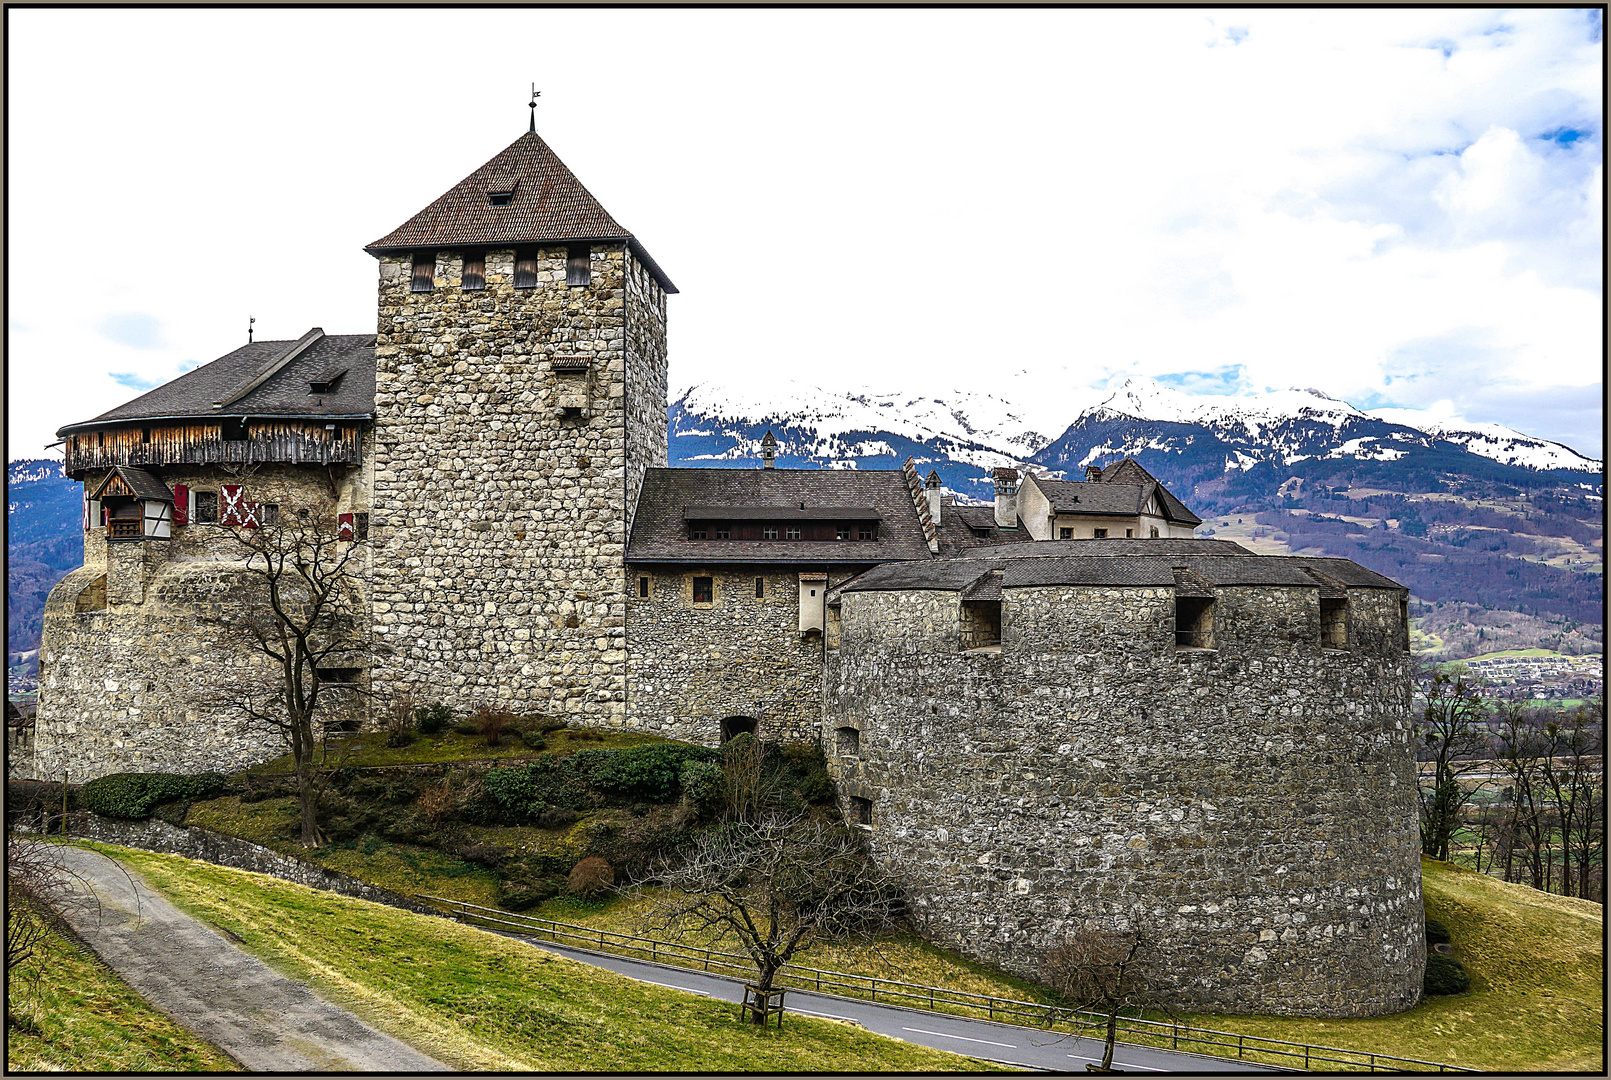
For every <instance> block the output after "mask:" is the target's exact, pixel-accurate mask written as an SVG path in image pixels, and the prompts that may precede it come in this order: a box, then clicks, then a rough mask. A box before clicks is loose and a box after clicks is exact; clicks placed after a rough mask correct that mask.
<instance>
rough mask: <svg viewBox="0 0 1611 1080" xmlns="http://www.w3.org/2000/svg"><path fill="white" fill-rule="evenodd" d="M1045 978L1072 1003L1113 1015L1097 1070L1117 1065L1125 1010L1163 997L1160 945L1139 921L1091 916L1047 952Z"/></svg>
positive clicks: (1104, 1069) (1047, 982)
mask: <svg viewBox="0 0 1611 1080" xmlns="http://www.w3.org/2000/svg"><path fill="white" fill-rule="evenodd" d="M1041 978H1042V980H1043V981H1044V982H1045V983H1046V985H1047V986H1050V987H1051V988H1052V989H1053V990H1055V991H1056V992H1057V993H1058V994H1060V995H1061V996H1062V997H1063V999H1064V1000H1065V1001H1066V1002H1067V1003H1068V1004H1069V1005H1070V1006H1071V1007H1072V1008H1075V1009H1094V1010H1097V1011H1099V1012H1101V1013H1102V1014H1103V1015H1104V1016H1106V1017H1107V1036H1106V1042H1105V1044H1104V1046H1103V1050H1102V1064H1101V1065H1100V1066H1099V1067H1097V1069H1096V1070H1093V1071H1100V1072H1111V1071H1112V1070H1113V1046H1114V1043H1115V1042H1116V1041H1117V1038H1118V1025H1119V1011H1120V1010H1121V1009H1126V1008H1131V1007H1139V1006H1143V1005H1153V1006H1157V1005H1159V1004H1160V1003H1161V998H1160V994H1159V990H1160V987H1161V985H1162V984H1161V980H1160V979H1159V971H1158V955H1157V946H1156V943H1155V942H1154V941H1152V939H1151V938H1150V937H1149V936H1148V934H1147V933H1146V932H1145V931H1144V930H1142V929H1140V928H1139V927H1131V928H1130V929H1113V928H1110V927H1107V926H1104V925H1102V924H1101V923H1099V922H1096V921H1094V920H1093V921H1089V922H1087V923H1086V924H1085V925H1084V926H1081V927H1079V928H1078V929H1076V930H1074V931H1072V932H1071V933H1069V934H1067V935H1065V936H1064V937H1063V939H1062V940H1061V941H1059V942H1058V943H1057V944H1056V945H1055V946H1053V948H1052V950H1051V951H1050V952H1048V953H1047V954H1046V959H1045V961H1044V962H1043V963H1042V964H1041ZM1087 1068H1090V1066H1087Z"/></svg>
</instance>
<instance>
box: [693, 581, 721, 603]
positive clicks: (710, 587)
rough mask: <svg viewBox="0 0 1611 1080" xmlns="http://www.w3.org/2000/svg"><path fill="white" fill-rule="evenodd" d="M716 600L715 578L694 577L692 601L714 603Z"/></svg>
mask: <svg viewBox="0 0 1611 1080" xmlns="http://www.w3.org/2000/svg"><path fill="white" fill-rule="evenodd" d="M715 602H716V579H715V578H708V577H696V578H694V603H696V604H714V603H715Z"/></svg>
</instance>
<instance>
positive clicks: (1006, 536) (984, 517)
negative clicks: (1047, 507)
mask: <svg viewBox="0 0 1611 1080" xmlns="http://www.w3.org/2000/svg"><path fill="white" fill-rule="evenodd" d="M974 529H983V530H984V531H985V533H986V534H987V535H985V536H978V535H975V533H974ZM938 535H939V540H940V554H941V555H954V554H957V553H958V552H962V551H967V550H969V549H971V548H976V547H982V546H988V545H994V544H1008V543H1022V542H1024V541H1026V540H1031V539H1033V537H1031V536H1030V535H1029V530H1028V529H1025V528H1022V527H1019V528H1017V529H1003V528H1001V527H1000V526H999V525H997V524H996V508H995V507H994V506H958V505H957V504H956V503H955V502H953V501H951V500H949V499H941V500H940V528H939V533H938Z"/></svg>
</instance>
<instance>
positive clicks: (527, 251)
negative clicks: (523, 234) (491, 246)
mask: <svg viewBox="0 0 1611 1080" xmlns="http://www.w3.org/2000/svg"><path fill="white" fill-rule="evenodd" d="M536 287H537V249H536V248H522V249H521V250H519V251H517V252H515V288H517V289H535V288H536Z"/></svg>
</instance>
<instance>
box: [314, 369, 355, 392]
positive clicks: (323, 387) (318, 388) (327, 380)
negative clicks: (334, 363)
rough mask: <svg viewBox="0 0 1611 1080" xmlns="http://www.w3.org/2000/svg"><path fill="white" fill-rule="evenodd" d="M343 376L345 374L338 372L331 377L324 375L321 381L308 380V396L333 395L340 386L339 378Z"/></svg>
mask: <svg viewBox="0 0 1611 1080" xmlns="http://www.w3.org/2000/svg"><path fill="white" fill-rule="evenodd" d="M345 374H347V373H346V372H345V371H338V372H336V373H335V374H333V375H326V376H325V377H324V378H322V379H309V380H308V395H309V396H310V397H311V396H312V395H314V394H333V393H335V392H336V387H338V386H340V385H341V377H342V376H343V375H345Z"/></svg>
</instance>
